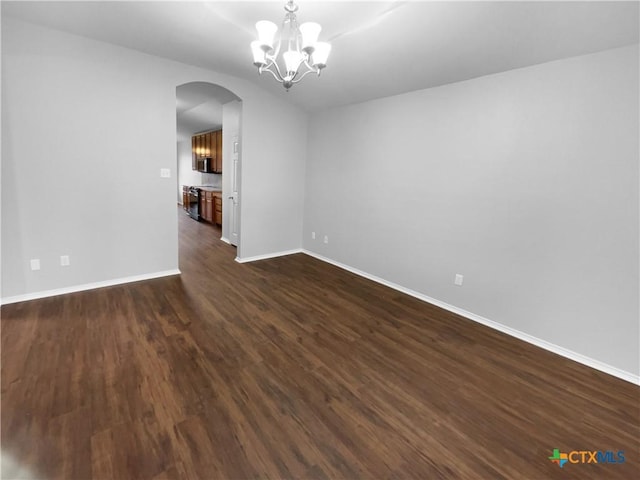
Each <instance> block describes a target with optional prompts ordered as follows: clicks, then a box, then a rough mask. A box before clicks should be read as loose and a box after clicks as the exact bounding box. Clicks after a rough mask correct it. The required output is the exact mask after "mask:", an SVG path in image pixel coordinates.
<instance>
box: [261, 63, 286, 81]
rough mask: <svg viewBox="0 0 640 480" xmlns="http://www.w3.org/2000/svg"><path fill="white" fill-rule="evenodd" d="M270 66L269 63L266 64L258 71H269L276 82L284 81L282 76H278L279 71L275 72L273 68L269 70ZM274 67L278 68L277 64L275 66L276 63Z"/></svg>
mask: <svg viewBox="0 0 640 480" xmlns="http://www.w3.org/2000/svg"><path fill="white" fill-rule="evenodd" d="M270 67H271V65H269V66H268V67H266V68H261V69H260V73H262V72H269V73H270V74H271V75H273V78H275V79H276V81H277V82H280V83H282V82H283V81H284V78H282V77H281V76H280V72H279V71H278V73H276V72H274V71H273V70H271V68H270ZM276 68H278V66H277V65H276Z"/></svg>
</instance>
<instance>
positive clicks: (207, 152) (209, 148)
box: [203, 132, 215, 171]
mask: <svg viewBox="0 0 640 480" xmlns="http://www.w3.org/2000/svg"><path fill="white" fill-rule="evenodd" d="M212 141H213V132H209V133H206V134H205V135H204V147H203V149H204V156H205V157H208V158H211V157H212V156H213V154H214V153H215V151H214V148H213V143H212ZM212 163H213V162H209V163H208V165H209V169H208V171H211V164H212Z"/></svg>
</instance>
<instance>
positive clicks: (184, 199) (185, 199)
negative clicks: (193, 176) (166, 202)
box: [182, 185, 189, 212]
mask: <svg viewBox="0 0 640 480" xmlns="http://www.w3.org/2000/svg"><path fill="white" fill-rule="evenodd" d="M182 208H184V209H185V210H186V211H187V212H188V211H189V187H187V186H186V185H183V186H182Z"/></svg>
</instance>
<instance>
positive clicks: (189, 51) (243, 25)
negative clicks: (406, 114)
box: [2, 0, 639, 110]
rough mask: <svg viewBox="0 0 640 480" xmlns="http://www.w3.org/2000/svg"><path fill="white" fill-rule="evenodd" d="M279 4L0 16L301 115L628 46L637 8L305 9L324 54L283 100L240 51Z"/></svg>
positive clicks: (102, 5) (83, 5)
mask: <svg viewBox="0 0 640 480" xmlns="http://www.w3.org/2000/svg"><path fill="white" fill-rule="evenodd" d="M284 3H285V2H284V1H279V2H271V1H265V2H244V1H234V2H217V1H215V2H10V1H2V15H3V16H4V15H7V16H12V17H17V18H19V19H22V20H25V21H30V22H34V23H38V24H42V25H46V26H49V27H52V28H56V29H60V30H65V31H68V32H72V33H75V34H79V35H83V36H85V37H91V38H95V39H99V40H103V41H106V42H110V43H113V44H117V45H121V46H125V47H129V48H133V49H136V50H140V51H143V52H146V53H150V54H153V55H158V56H161V57H166V58H170V59H173V60H178V61H181V62H184V63H188V64H192V65H197V66H200V67H204V68H209V69H212V70H216V71H220V72H224V73H227V74H231V75H234V76H237V77H240V78H244V79H247V80H249V81H252V82H254V83H255V84H256V85H259V86H260V87H262V88H265V89H267V90H269V91H272V92H274V93H275V94H277V95H280V96H282V97H286V98H288V99H289V100H290V101H292V102H294V103H296V104H298V105H300V106H301V107H303V108H305V109H307V110H315V109H320V108H326V107H330V106H335V105H345V104H349V103H355V102H361V101H366V100H370V99H373V98H379V97H385V96H389V95H395V94H398V93H403V92H408V91H412V90H417V89H423V88H428V87H433V86H437V85H443V84H447V83H452V82H457V81H461V80H466V79H470V78H475V77H479V76H482V75H488V74H492V73H497V72H501V71H506V70H511V69H514V68H520V67H524V66H527V65H533V64H537V63H542V62H547V61H552V60H556V59H560V58H566V57H570V56H575V55H582V54H587V53H592V52H596V51H601V50H606V49H609V48H615V47H620V46H624V45H629V44H633V43H638V36H639V33H638V30H639V28H638V23H639V21H638V18H639V8H638V7H639V3H638V2H591V1H588V2H482V1H478V2H457V1H456V2H417V1H413V2H342V1H341V2H336V1H333V2H330V1H325V2H312V1H304V0H303V1H300V2H298V3H299V5H300V10H299V12H298V18H299V20H300V21H301V22H303V21H306V20H313V21H317V22H319V23H320V24H321V25H322V26H323V32H322V33H321V39H323V40H325V39H328V40H330V41H331V43H332V46H333V50H332V53H331V56H330V57H329V62H328V66H327V68H326V69H325V70H324V71H323V73H322V76H321V77H320V78H313V77H307V78H305V79H304V80H303V81H302V82H301V83H300V84H298V85H295V86H294V87H293V88H292V90H291V91H290V92H288V93H287V92H285V91H284V89H283V88H282V86H280V85H279V84H277V83H276V82H275V81H274V80H273V79H272V78H271V76H267V75H268V74H266V75H263V76H262V77H259V76H258V75H257V72H256V69H255V68H254V67H253V66H252V64H251V62H252V59H251V53H250V49H249V42H251V41H252V40H254V33H253V32H254V27H253V25H254V24H255V22H256V21H257V20H262V19H269V20H272V21H274V22H276V23H278V24H279V23H280V22H281V21H282V18H283V15H284V10H283V8H282V7H283V5H284Z"/></svg>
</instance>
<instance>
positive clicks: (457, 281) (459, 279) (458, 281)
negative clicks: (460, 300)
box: [453, 273, 464, 287]
mask: <svg viewBox="0 0 640 480" xmlns="http://www.w3.org/2000/svg"><path fill="white" fill-rule="evenodd" d="M463 280H464V275H460V274H459V273H456V278H455V280H454V281H453V283H455V284H456V285H458V286H459V287H461V286H462V281H463Z"/></svg>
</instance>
